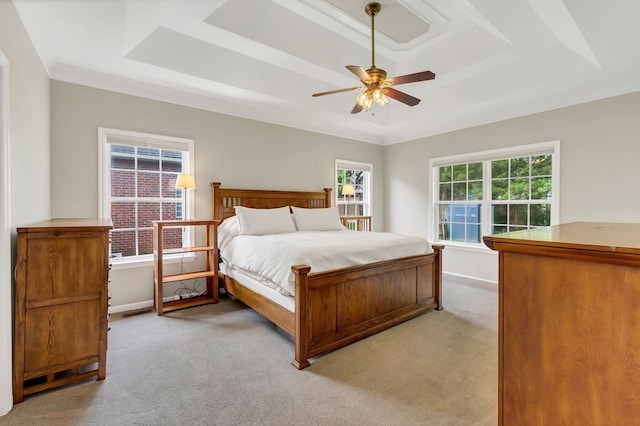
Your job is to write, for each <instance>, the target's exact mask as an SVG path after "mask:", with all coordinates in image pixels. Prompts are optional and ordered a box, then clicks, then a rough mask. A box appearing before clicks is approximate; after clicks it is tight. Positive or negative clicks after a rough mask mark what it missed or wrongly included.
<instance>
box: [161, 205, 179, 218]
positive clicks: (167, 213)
mask: <svg viewBox="0 0 640 426" xmlns="http://www.w3.org/2000/svg"><path fill="white" fill-rule="evenodd" d="M178 213H180V215H178ZM178 219H182V203H162V220H178Z"/></svg>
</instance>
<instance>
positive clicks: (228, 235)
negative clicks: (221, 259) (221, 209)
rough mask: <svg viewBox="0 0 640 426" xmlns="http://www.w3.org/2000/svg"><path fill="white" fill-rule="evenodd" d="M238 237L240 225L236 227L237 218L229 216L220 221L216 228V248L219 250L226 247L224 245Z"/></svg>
mask: <svg viewBox="0 0 640 426" xmlns="http://www.w3.org/2000/svg"><path fill="white" fill-rule="evenodd" d="M238 235H240V225H238V218H237V217H236V216H231V217H228V218H226V219H225V220H223V221H222V223H221V224H220V226H218V247H219V248H220V250H223V248H225V247H226V245H227V244H228V243H229V242H230V241H231V240H232V239H233V238H234V237H237V236H238Z"/></svg>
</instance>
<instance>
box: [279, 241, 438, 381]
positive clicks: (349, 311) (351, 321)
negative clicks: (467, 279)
mask: <svg viewBox="0 0 640 426" xmlns="http://www.w3.org/2000/svg"><path fill="white" fill-rule="evenodd" d="M433 249H434V251H433V253H432V254H429V255H422V256H412V257H406V258H402V259H393V260H388V261H383V262H376V263H371V264H367V265H362V266H356V267H351V268H344V269H337V270H333V271H328V272H320V273H310V272H311V271H310V268H309V267H308V266H306V265H298V266H293V267H292V268H291V269H292V270H293V272H294V273H295V276H296V313H295V359H294V361H293V365H294V366H296V368H298V369H303V368H305V367H308V366H309V365H310V364H309V358H311V357H314V356H316V355H319V354H322V353H326V352H330V351H333V350H335V349H338V348H340V347H343V346H345V345H348V344H350V343H352V342H355V341H357V340H360V339H363V338H365V337H367V336H370V335H372V334H375V333H377V332H380V331H382V330H385V329H387V328H390V327H393V326H394V325H396V324H399V323H401V322H404V321H407V320H409V319H411V318H414V317H416V316H418V315H420V314H422V313H424V312H427V311H429V310H432V309H437V310H441V309H442V286H441V283H442V253H441V250H442V249H443V246H433Z"/></svg>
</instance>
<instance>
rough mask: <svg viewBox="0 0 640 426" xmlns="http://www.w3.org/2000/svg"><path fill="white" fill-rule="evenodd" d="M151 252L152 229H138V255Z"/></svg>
mask: <svg viewBox="0 0 640 426" xmlns="http://www.w3.org/2000/svg"><path fill="white" fill-rule="evenodd" d="M152 253H153V229H141V230H139V231H138V255H140V256H141V255H144V254H152Z"/></svg>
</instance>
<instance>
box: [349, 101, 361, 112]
mask: <svg viewBox="0 0 640 426" xmlns="http://www.w3.org/2000/svg"><path fill="white" fill-rule="evenodd" d="M360 111H362V107H361V106H360V104H357V103H356V104H355V105H354V106H353V109H352V110H351V114H357V113H359V112H360Z"/></svg>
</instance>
